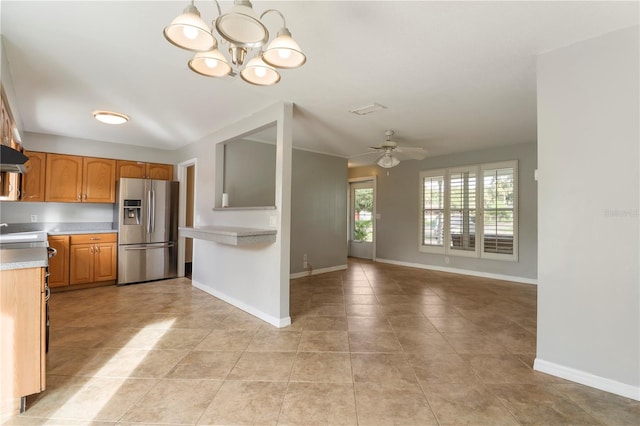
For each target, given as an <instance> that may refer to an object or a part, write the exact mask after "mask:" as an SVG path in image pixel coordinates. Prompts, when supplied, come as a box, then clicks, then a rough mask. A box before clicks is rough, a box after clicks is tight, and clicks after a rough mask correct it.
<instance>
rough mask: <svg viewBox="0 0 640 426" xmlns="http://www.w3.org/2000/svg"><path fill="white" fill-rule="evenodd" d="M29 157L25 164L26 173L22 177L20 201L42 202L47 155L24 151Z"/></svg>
mask: <svg viewBox="0 0 640 426" xmlns="http://www.w3.org/2000/svg"><path fill="white" fill-rule="evenodd" d="M24 155H26V156H27V157H29V161H27V162H26V163H25V169H26V172H25V173H24V174H23V175H22V193H21V194H20V200H21V201H44V184H45V178H46V175H45V167H46V161H47V154H45V153H44V152H34V151H25V152H24Z"/></svg>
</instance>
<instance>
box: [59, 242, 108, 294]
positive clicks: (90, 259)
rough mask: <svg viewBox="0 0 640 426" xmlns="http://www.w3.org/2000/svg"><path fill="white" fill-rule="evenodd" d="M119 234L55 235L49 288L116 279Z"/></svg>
mask: <svg viewBox="0 0 640 426" xmlns="http://www.w3.org/2000/svg"><path fill="white" fill-rule="evenodd" d="M117 241H118V236H117V234H115V233H104V234H78V235H51V236H49V247H53V248H55V249H56V250H57V253H56V255H55V256H54V257H52V258H51V259H49V287H51V288H60V289H62V288H67V289H69V288H70V287H73V286H74V285H80V284H92V283H108V282H110V281H113V282H115V280H116V279H117V278H118V243H117Z"/></svg>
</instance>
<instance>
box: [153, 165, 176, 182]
mask: <svg viewBox="0 0 640 426" xmlns="http://www.w3.org/2000/svg"><path fill="white" fill-rule="evenodd" d="M147 177H148V178H149V179H158V180H173V166H172V165H171V164H157V163H148V164H147Z"/></svg>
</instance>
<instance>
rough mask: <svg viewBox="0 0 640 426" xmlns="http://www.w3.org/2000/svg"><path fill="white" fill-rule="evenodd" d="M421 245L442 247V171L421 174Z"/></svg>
mask: <svg viewBox="0 0 640 426" xmlns="http://www.w3.org/2000/svg"><path fill="white" fill-rule="evenodd" d="M420 176H421V182H422V199H423V203H422V245H423V246H427V247H443V246H444V170H435V171H433V172H431V173H421V175H420Z"/></svg>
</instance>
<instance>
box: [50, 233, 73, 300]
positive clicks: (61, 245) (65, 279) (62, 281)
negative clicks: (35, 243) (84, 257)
mask: <svg viewBox="0 0 640 426" xmlns="http://www.w3.org/2000/svg"><path fill="white" fill-rule="evenodd" d="M49 247H52V248H54V249H56V251H57V253H56V255H55V256H54V257H52V258H50V259H49V287H51V288H56V287H67V286H68V285H69V236H68V235H51V236H49Z"/></svg>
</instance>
